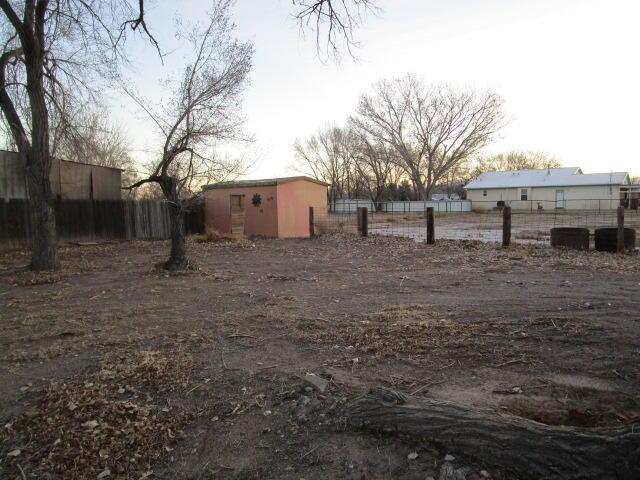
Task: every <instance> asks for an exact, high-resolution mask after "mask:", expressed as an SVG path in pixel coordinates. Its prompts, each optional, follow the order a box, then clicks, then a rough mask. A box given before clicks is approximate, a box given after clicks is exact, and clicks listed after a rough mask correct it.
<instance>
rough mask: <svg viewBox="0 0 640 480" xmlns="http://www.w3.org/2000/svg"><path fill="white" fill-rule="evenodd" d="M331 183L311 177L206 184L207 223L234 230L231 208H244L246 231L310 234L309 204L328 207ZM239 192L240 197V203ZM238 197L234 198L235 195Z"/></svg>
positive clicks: (295, 235) (321, 208) (282, 235)
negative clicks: (329, 184) (328, 192)
mask: <svg viewBox="0 0 640 480" xmlns="http://www.w3.org/2000/svg"><path fill="white" fill-rule="evenodd" d="M327 186H328V184H326V183H324V182H320V181H318V180H315V179H312V178H309V177H287V178H273V179H265V180H244V181H238V182H222V183H216V184H213V185H207V186H206V187H204V188H203V191H204V199H205V225H206V227H207V228H213V229H216V230H218V231H220V232H223V233H231V212H232V209H234V211H235V212H238V211H243V212H244V234H245V235H262V236H265V237H277V238H301V237H308V236H309V207H314V208H315V209H318V211H323V212H324V211H326V209H327ZM238 196H240V197H241V199H242V200H241V201H240V203H238V202H239V200H238ZM232 197H235V198H232Z"/></svg>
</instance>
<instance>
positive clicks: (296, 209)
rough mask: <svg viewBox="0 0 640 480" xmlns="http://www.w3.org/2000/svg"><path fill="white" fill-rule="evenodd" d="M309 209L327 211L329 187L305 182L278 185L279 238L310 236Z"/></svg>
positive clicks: (298, 181)
mask: <svg viewBox="0 0 640 480" xmlns="http://www.w3.org/2000/svg"><path fill="white" fill-rule="evenodd" d="M309 207H314V208H316V209H318V211H321V212H326V211H327V187H325V186H324V185H319V184H317V183H313V182H308V181H305V180H294V181H292V182H285V183H281V184H279V185H278V236H279V237H280V238H301V237H308V236H309Z"/></svg>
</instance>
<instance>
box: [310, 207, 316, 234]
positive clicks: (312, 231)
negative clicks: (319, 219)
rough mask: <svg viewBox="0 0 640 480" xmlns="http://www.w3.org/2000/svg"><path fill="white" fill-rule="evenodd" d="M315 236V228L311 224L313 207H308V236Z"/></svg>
mask: <svg viewBox="0 0 640 480" xmlns="http://www.w3.org/2000/svg"><path fill="white" fill-rule="evenodd" d="M315 236H316V229H315V227H314V225H313V207H309V238H313V237H315Z"/></svg>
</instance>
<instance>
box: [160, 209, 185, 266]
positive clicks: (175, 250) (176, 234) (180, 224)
mask: <svg viewBox="0 0 640 480" xmlns="http://www.w3.org/2000/svg"><path fill="white" fill-rule="evenodd" d="M169 214H170V216H171V253H170V254H169V260H167V261H166V262H165V263H164V268H166V269H167V270H184V269H185V268H187V266H188V264H189V262H188V260H187V244H186V235H185V231H184V209H183V207H182V205H181V202H180V201H179V200H177V199H175V200H174V201H172V202H170V203H169Z"/></svg>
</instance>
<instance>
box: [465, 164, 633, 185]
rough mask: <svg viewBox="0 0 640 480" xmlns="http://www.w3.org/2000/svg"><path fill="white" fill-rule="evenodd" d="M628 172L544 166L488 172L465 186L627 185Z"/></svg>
mask: <svg viewBox="0 0 640 480" xmlns="http://www.w3.org/2000/svg"><path fill="white" fill-rule="evenodd" d="M628 183H629V174H628V173H627V172H611V173H582V170H580V168H578V167H566V168H543V169H538V170H511V171H506V172H485V173H483V174H481V175H480V176H479V177H478V178H476V179H475V180H472V181H471V182H469V183H468V184H467V186H466V187H465V188H466V189H467V190H473V189H487V188H517V187H572V186H576V187H577V186H587V185H626V184H628Z"/></svg>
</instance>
